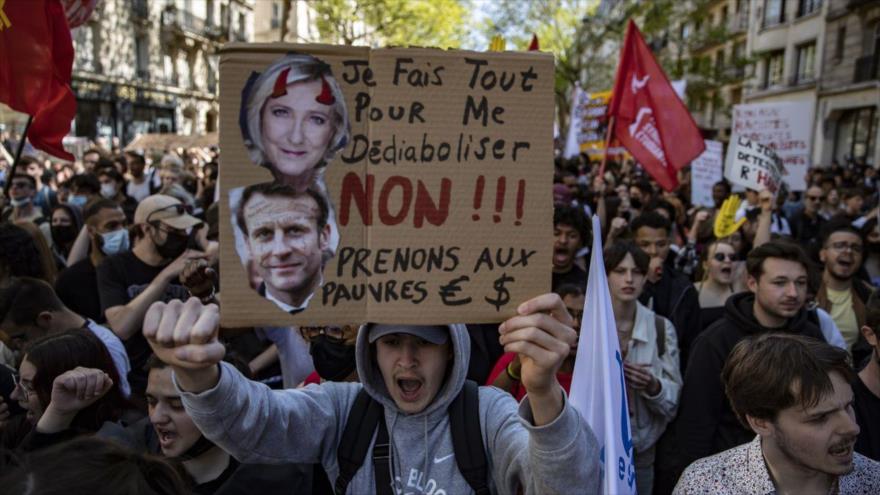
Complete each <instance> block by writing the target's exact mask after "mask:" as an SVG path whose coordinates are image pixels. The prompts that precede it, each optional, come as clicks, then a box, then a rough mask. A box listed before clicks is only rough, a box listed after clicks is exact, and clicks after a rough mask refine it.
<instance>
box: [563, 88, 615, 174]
mask: <svg viewBox="0 0 880 495" xmlns="http://www.w3.org/2000/svg"><path fill="white" fill-rule="evenodd" d="M610 100H611V90H608V91H599V92H595V93H586V92H580V94H579V95H578V99H577V101H575V102H573V104H572V119H577V121H578V128H577V129H578V134H577V141H578V143H579V145H580V151H581V153H586V154H587V155H589V156H591V157H593V158H594V159H600V158H601V155H602V154H603V153H604V152H605V134H606V132H607V131H608V119H607V118H606V117H605V114H606V113H607V111H608V103H609V101H610ZM612 143H616V141H612ZM608 153H609V154H612V155H620V154H623V153H626V150H625V149H624V148H622V147H620V146H612V147H611V148H610V149H609V150H608Z"/></svg>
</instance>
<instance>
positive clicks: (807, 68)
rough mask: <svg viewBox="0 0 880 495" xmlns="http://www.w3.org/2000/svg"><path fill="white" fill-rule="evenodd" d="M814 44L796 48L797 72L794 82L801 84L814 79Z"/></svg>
mask: <svg viewBox="0 0 880 495" xmlns="http://www.w3.org/2000/svg"><path fill="white" fill-rule="evenodd" d="M815 64H816V42H815V41H813V42H811V43H806V44H803V45H800V46H798V47H797V72H795V76H794V82H795V83H796V84H801V83H804V82H808V81H812V80H813V79H814V78H815V73H816V72H815V67H816V65H815Z"/></svg>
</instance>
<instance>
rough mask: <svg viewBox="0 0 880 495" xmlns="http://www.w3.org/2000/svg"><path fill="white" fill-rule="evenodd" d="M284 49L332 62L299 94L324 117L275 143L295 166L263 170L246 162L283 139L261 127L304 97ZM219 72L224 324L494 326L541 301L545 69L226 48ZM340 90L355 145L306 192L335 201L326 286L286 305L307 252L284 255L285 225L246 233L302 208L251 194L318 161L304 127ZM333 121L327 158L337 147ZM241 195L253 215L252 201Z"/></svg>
mask: <svg viewBox="0 0 880 495" xmlns="http://www.w3.org/2000/svg"><path fill="white" fill-rule="evenodd" d="M288 52H297V53H300V54H308V55H310V56H311V57H313V58H316V59H318V60H319V65H320V64H326V66H328V67H327V68H326V70H325V69H321V68H320V67H319V69H316V70H318V72H320V73H321V74H323V75H321V76H320V77H319V78H317V79H313V80H312V83H311V84H313V86H312V87H313V88H314V92H313V93H310V94H309V96H308V97H307V98H306V100H307V103H308V104H310V105H311V107H309V108H307V110H308V111H317V112H318V113H319V115H318V117H320V118H319V119H317V120H314V117H313V116H310V117H308V118H307V119H306V120H303V121H302V123H301V124H295V123H294V124H290V129H291V130H290V134H289V135H282V136H281V137H280V138H279V139H280V141H279V142H281V144H279V145H278V146H276V147H277V148H278V150H280V151H278V152H277V153H276V155H274V156H276V158H275V162H278V163H288V164H289V166H288V167H287V168H284V169H283V168H282V167H281V166H280V165H278V163H274V162H273V163H263V164H262V165H263V167H261V166H259V164H255V163H254V156H255V155H254V150H255V149H257V148H259V149H260V150H262V151H263V154H264V155H265V156H267V157H271V156H273V155H272V153H271V151H272V150H273V146H274V144H273V143H271V142H268V140H269V139H272V138H273V136H275V135H276V134H277V133H276V132H275V130H273V129H272V128H269V127H267V126H268V124H267V122H268V121H269V119H273V118H279V119H282V120H285V121H289V122H299V121H298V120H297V113H296V112H297V111H298V108H299V105H300V103H297V102H296V100H291V101H292V103H290V104H288V105H287V106H281V107H279V105H278V103H279V102H282V101H283V100H282V99H283V98H292V95H298V94H300V92H301V91H305V89H302V87H301V86H297V84H300V83H296V82H291V81H294V80H296V78H297V77H298V76H296V73H297V71H298V70H299V69H298V68H297V66H296V65H295V64H294V65H287V66H285V65H284V64H283V63H282V65H280V66H279V65H278V64H279V60H280V59H282V57H284V56H285V55H286V54H287V53H288ZM288 57H290V56H288ZM282 62H283V60H282ZM273 64H274V65H273ZM220 66H221V73H220V76H221V80H220V87H221V90H220V93H221V95H220V101H221V108H222V114H221V127H220V144H221V148H222V149H221V157H222V163H221V174H222V180H221V182H220V184H221V187H222V188H223V189H222V191H221V198H224V200H222V201H221V217H220V218H221V219H223V220H221V273H222V291H223V293H222V301H223V305H222V321H223V324H224V325H229V326H244V325H283V324H284V325H289V324H323V323H345V322H354V323H360V322H366V321H373V322H386V323H420V324H431V323H448V322H465V321H466V322H492V321H501V320H503V319H505V318H507V317H510V316H512V315H513V314H514V313H515V309H516V307H517V305H518V304H519V303H520V302H522V301H524V300H526V299H528V298H530V297H533V296H535V295H538V294H540V293H543V292H546V291H548V290H549V288H550V276H551V275H550V252H551V249H552V230H551V228H552V227H551V226H552V220H551V218H552V198H551V189H552V188H551V183H552V173H553V152H552V140H553V135H552V133H553V111H554V104H553V57H552V55H549V54H544V53H540V52H528V53H516V52H502V53H479V52H465V51H452V50H450V51H443V50H436V49H415V48H413V49H403V48H401V49H369V48H366V47H334V46H326V45H282V44H271V45H270V44H233V45H229V46H227V47H225V48H224V50H223V51H222V53H221V61H220ZM273 71H274V72H273ZM276 73H277V74H278V75H277V77H276V76H275V74H276ZM266 74H268V75H271V77H270V78H269V79H270V80H269V84H268V86H266V88H267V89H261V87H262V86H265V84H264V83H263V82H261V81H263V79H265V78H264V77H263V76H264V75H266ZM285 84H286V86H285ZM337 86H338V88H339V90H341V94H342V95H343V98H344V100H345V101H344V103H345V108H346V110H347V120H348V123H349V124H350V133H349V135H348V136H347V139H343V140H342V142H343V143H344V145H343V147H341V148H340V149H339V150H338V152H335V154H333V155H332V158H331V159H329V160H324V161H323V162H322V165H320V166H321V167H322V171H321V172H320V181H319V182H320V184H318V185H317V186H314V187H310V188H309V189H315V190H318V191H322V192H323V193H324V194H325V195H326V197H327V200H328V203H329V220H328V226H326V227H324V230H321V234H320V235H319V236H318V237H319V239H321V242H322V243H321V244H320V247H321V249H322V252H323V257H324V261H323V269H322V272H321V273H322V274H321V275H320V283H319V284H318V286H317V288H316V289H315V290H314V291H313V293H312V294H311V295H310V296H309V297H308V298H306V299H305V301H304V302H303V301H302V299H299V300H296V301H295V302H291V301H290V300H285V299H284V297H280V296H284V295H285V294H283V292H284V291H286V290H288V289H287V288H289V287H292V284H293V282H290V284H288V285H285V284H286V283H287V282H286V281H293V280H297V273H298V271H301V270H302V267H303V266H308V264H309V262H308V261H307V258H308V256H306V255H302V256H301V257H302V259H303V261H299V259H300V254H299V252H298V251H297V249H298V248H297V247H296V246H294V247H290V246H293V244H290V246H288V245H286V244H285V242H286V241H285V240H284V239H286V237H285V236H287V235H288V234H287V232H288V229H286V228H280V227H278V225H280V223H279V222H280V221H279V222H274V221H269V224H270V228H268V229H264V231H263V232H261V233H258V234H255V233H254V231H253V229H251V226H250V224H251V223H253V222H255V221H256V220H255V218H264V217H267V218H270V219H271V218H272V217H271V215H269V214H268V212H271V211H276V210H277V211H281V210H283V208H275V209H274V210H273V207H272V206H271V205H268V201H266V199H267V198H266V197H264V196H266V195H270V194H274V195H284V194H289V195H291V198H292V197H293V196H292V194H291V193H286V192H284V191H283V190H282V191H281V192H278V190H277V189H278V188H275V189H274V190H273V189H271V188H266V187H262V188H258V189H259V190H257V192H256V193H254V186H255V185H259V184H260V183H265V182H271V181H273V180H274V181H275V182H279V181H281V182H284V181H285V180H284V179H283V178H281V179H279V177H283V173H288V172H287V171H288V170H292V169H293V168H295V167H294V165H296V164H297V163H300V162H301V161H302V158H303V157H305V156H307V155H308V154H309V150H308V149H307V146H306V145H307V144H308V140H309V139H311V138H310V137H309V136H310V134H308V132H310V131H309V129H310V128H312V127H309V126H314V128H316V129H320V126H324V125H325V124H326V120H327V118H326V117H327V115H330V114H327V112H326V110H327V109H332V108H339V107H340V106H339V104H338V103H339V102H338V101H335V99H334V98H333V96H334V95H336V94H337V91H336V87H337ZM261 91H262V92H263V93H265V102H263V100H259V98H257V103H256V104H253V102H251V103H250V104H246V102H245V100H248V101H251V100H253V99H254V98H255V97H254V96H250V97H247V96H246V95H248V94H250V95H258V96H259V95H261V94H263V93H261ZM276 95H279V96H276ZM316 95H317V96H316ZM313 101H317V102H318V103H320V104H319V105H315V104H314V103H313ZM260 105H262V106H260ZM322 105H323V106H322ZM288 107H290V108H288ZM261 112H263V113H262V115H263V116H262V117H260V115H261ZM266 112H272V113H271V114H269V113H266ZM331 113H332V112H331ZM325 114H327V115H325ZM336 114H339V111H338V110H337V111H336V113H335V114H332V115H330V121H332V122H334V125H335V126H336V127H335V128H334V129H335V132H336V133H335V134H333V139H331V140H330V141H331V145H328V146H332V143H336V136H337V135H340V134H341V131H340V126H339V124H338V123H336V120H337V119H336V117H335V115H336ZM308 115H312V114H308ZM256 118H260V119H261V120H260V121H259V122H256V121H254V120H253V119H256ZM298 125H299V126H300V127H297V126H298ZM315 132H316V134H314V135H315V136H318V135H320V136H323V135H322V134H320V132H319V131H315ZM243 136H244V139H243ZM291 136H299V137H291ZM260 139H262V141H263V145H262V147H260V146H258V144H259V140H260ZM315 139H317V138H315ZM303 143H305V144H303ZM288 182H291V183H295V182H296V181H293V180H291V181H288ZM249 189H250V190H249ZM282 189H283V188H282ZM260 191H263V192H260ZM248 194H251V195H250V196H249V198H257V199H258V200H259V201H257V200H253V201H250V200H249V201H248V202H246V203H247V204H242V202H243V201H244V199H243V195H245V196H247V195H248ZM261 194H262V195H263V196H261ZM289 199H290V198H289ZM306 200H308V198H305V199H302V198H298V199H296V201H306ZM254 201H256V202H254ZM290 201H294V199H290ZM308 201H311V200H308ZM263 203H267V204H266V205H264V204H263ZM290 204H293V203H290ZM309 204H313V203H309ZM254 205H257V206H259V208H257V207H254ZM310 209H311V210H315V208H305V209H304V210H303V211H308V210H310ZM240 211H241V212H243V214H241V215H239V214H238V213H239V212H240ZM261 215H262V216H261ZM267 215H268V216H267ZM279 215H281V213H279ZM288 216H291V215H288ZM290 222H295V219H292V220H290ZM273 229H274V230H273ZM319 230H320V225H319ZM272 232H279V234H278V236H277V237H275V238H273V240H270V241H267V242H268V244H271V246H269V248H266V249H264V250H262V251H261V249H263V248H261V247H260V246H259V243H260V242H263V239H262V238H260V237H259V236H263V237H271V236H272V235H273V233H272ZM291 235H293V234H291ZM267 242H264V244H266V243H267ZM258 253H266V254H264V255H261V254H258ZM273 288H274V289H275V292H273ZM279 290H280V292H279ZM273 303H275V304H273ZM278 308H282V309H283V310H284V311H279V310H278ZM285 312H289V313H291V314H292V315H291V314H286V313H285Z"/></svg>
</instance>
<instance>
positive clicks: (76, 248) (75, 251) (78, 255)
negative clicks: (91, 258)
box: [67, 227, 91, 266]
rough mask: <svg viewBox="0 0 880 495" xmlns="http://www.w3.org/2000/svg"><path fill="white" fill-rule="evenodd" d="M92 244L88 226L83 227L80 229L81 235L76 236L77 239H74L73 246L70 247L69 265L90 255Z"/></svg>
mask: <svg viewBox="0 0 880 495" xmlns="http://www.w3.org/2000/svg"><path fill="white" fill-rule="evenodd" d="M90 245H91V242H89V233H88V230H87V228H86V227H83V228H82V229H81V230H80V231H79V235H77V236H76V240H75V241H73V246H71V247H70V253H68V255H67V266H70V265H73V264H74V263H76V262H78V261H80V260H84V259H86V257H87V256H88V255H89V246H90Z"/></svg>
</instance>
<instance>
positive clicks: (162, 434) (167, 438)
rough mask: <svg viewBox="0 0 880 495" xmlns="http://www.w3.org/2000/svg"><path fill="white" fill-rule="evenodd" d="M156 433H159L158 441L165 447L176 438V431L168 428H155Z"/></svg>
mask: <svg viewBox="0 0 880 495" xmlns="http://www.w3.org/2000/svg"><path fill="white" fill-rule="evenodd" d="M156 434H157V435H159V443H160V444H161V445H162V446H163V447H167V446H168V445H170V444H171V443H172V442H174V441H175V440H177V433H174V432H171V431H168V430H162V429H157V430H156Z"/></svg>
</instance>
